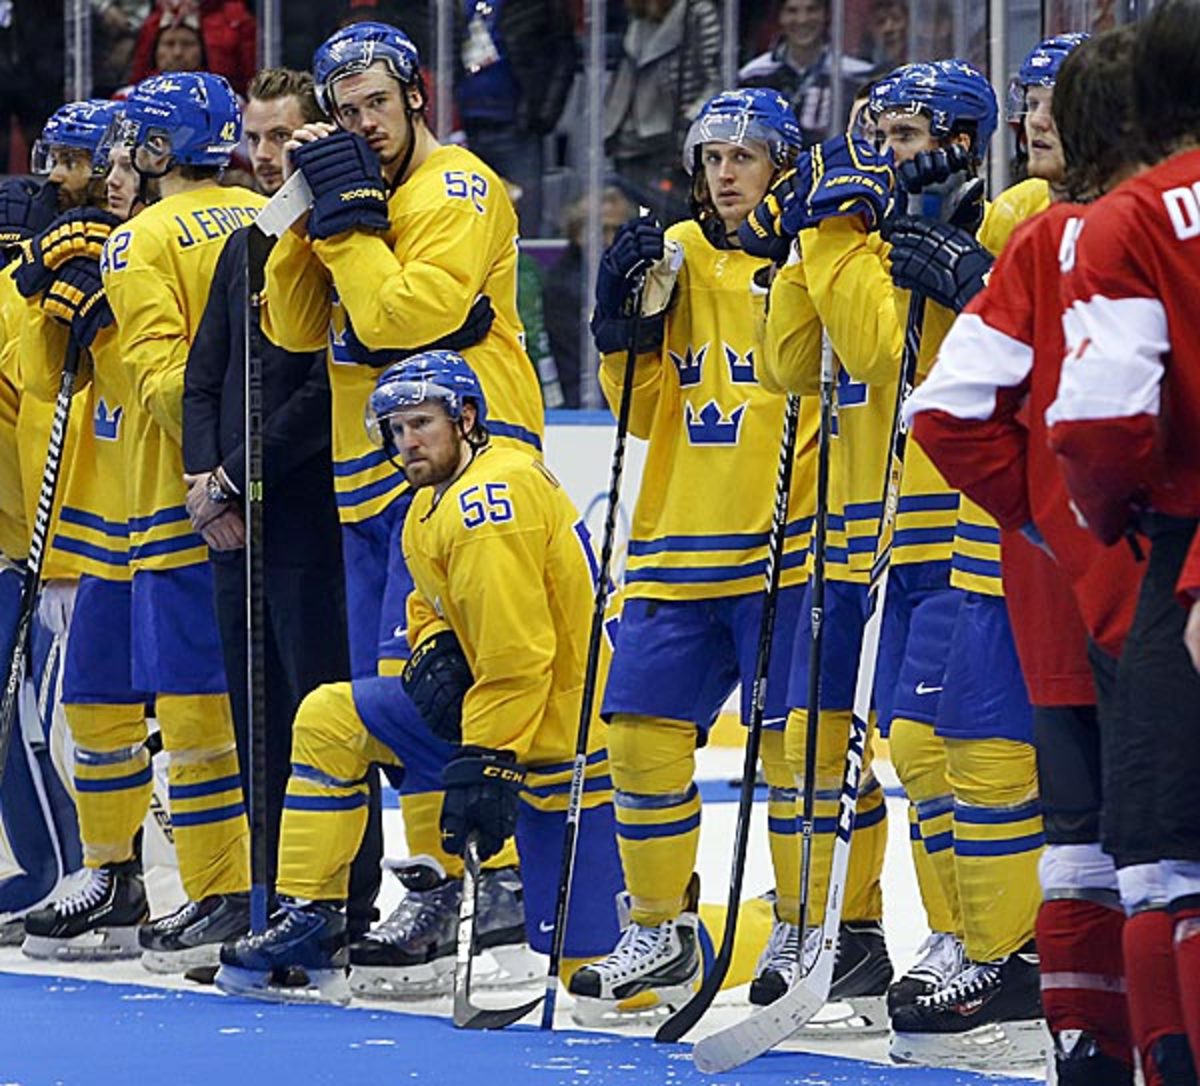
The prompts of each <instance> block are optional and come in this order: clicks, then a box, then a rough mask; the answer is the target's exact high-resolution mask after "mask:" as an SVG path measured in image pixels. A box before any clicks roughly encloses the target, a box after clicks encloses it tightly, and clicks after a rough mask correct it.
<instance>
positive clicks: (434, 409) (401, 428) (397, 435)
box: [388, 401, 469, 487]
mask: <svg viewBox="0 0 1200 1086" xmlns="http://www.w3.org/2000/svg"><path fill="white" fill-rule="evenodd" d="M464 410H465V409H464ZM388 421H389V422H390V423H391V426H392V436H393V438H394V440H395V442H396V447H397V448H398V449H399V450H400V462H401V463H402V464H403V465H404V474H405V475H406V476H407V477H408V481H409V483H410V484H412V486H414V487H422V486H439V485H441V484H442V483H447V482H449V481H450V480H451V479H453V478H454V476H455V475H457V474H458V472H459V470H460V468H461V466H462V462H463V458H464V454H467V453H469V448H468V446H467V443H466V442H465V441H464V440H463V437H462V433H461V432H460V430H459V427H458V423H457V422H455V421H454V419H452V418H451V417H450V416H449V415H447V414H446V412H445V410H444V409H443V408H442V407H441V406H440V405H439V404H437V403H430V402H428V401H427V402H425V403H422V404H418V405H416V406H414V407H405V408H401V409H400V410H399V411H396V412H394V413H393V414H392V415H390V416H389V417H388Z"/></svg>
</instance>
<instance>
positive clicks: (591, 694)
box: [541, 274, 646, 1029]
mask: <svg viewBox="0 0 1200 1086" xmlns="http://www.w3.org/2000/svg"><path fill="white" fill-rule="evenodd" d="M645 286H646V279H645V275H644V274H643V275H641V276H639V277H638V279H637V280H636V282H635V284H634V288H633V293H632V295H631V297H632V304H633V319H632V321H631V322H630V333H629V347H628V349H627V350H626V352H625V372H624V373H623V375H622V378H621V402H620V403H619V404H618V405H617V432H616V435H615V437H614V438H613V455H612V467H611V469H610V471H609V477H608V504H607V506H606V507H605V510H604V538H603V540H602V541H601V544H600V562H599V565H597V566H596V568H595V570H594V571H593V574H594V578H595V580H594V582H593V589H594V593H593V597H592V625H591V628H590V629H589V630H588V654H587V668H586V670H585V671H584V675H583V696H582V698H581V699H580V703H579V730H578V732H577V733H576V736H575V760H574V762H573V763H572V766H571V790H570V793H569V794H568V796H567V819H566V826H565V827H564V830H563V852H562V865H561V867H560V869H559V875H558V894H557V897H556V899H555V902H554V936H553V938H552V940H551V943H550V964H549V967H548V968H547V970H546V995H545V1000H546V1002H545V1003H544V1004H543V1005H542V1026H541V1028H542V1029H553V1028H554V1007H555V1004H556V1003H557V1001H558V974H559V970H560V968H561V966H562V954H563V946H564V945H565V943H566V938H567V906H568V904H569V903H570V900H571V884H572V882H573V881H574V878H575V851H576V845H577V844H578V841H579V820H580V817H581V816H582V812H583V789H584V774H585V773H586V772H587V746H588V735H589V733H590V731H591V726H592V710H593V708H594V707H595V704H596V681H597V679H598V677H599V672H600V644H601V638H602V637H603V635H604V610H605V606H606V605H607V603H608V584H609V578H608V568H609V566H610V565H611V563H612V554H613V548H614V546H615V544H616V536H617V513H618V510H619V507H620V504H621V480H622V479H623V478H624V476H625V442H626V440H627V439H628V437H629V415H630V412H631V411H632V410H633V375H634V372H635V370H636V368H637V356H638V338H639V337H640V335H641V328H642V301H643V298H644V294H645Z"/></svg>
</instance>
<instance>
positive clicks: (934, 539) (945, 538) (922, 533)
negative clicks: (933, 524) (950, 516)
mask: <svg viewBox="0 0 1200 1086" xmlns="http://www.w3.org/2000/svg"><path fill="white" fill-rule="evenodd" d="M952 542H954V525H953V524H950V525H947V526H946V527H945V528H901V529H900V530H899V531H897V532H896V534H895V536H894V537H893V539H892V547H893V549H897V548H899V547H919V546H922V545H927V544H931V543H952Z"/></svg>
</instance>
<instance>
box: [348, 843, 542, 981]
mask: <svg viewBox="0 0 1200 1086" xmlns="http://www.w3.org/2000/svg"><path fill="white" fill-rule="evenodd" d="M385 866H386V867H387V868H388V869H389V870H391V871H392V872H393V873H394V874H395V876H396V877H397V878H398V879H399V880H400V882H401V883H402V884H403V886H404V888H405V895H404V897H403V898H402V899H401V901H400V904H399V905H398V906H396V909H395V911H394V912H393V913H392V915H391V916H389V917H388V918H387V920H385V921H384V922H383V923H382V924H380V925H379V927H377V928H375V930H374V931H371V932H368V933H367V935H366V936H365V937H364V938H362V939H360V940H359V941H358V942H357V943H355V944H354V945H353V946H352V947H351V948H350V987H351V990H352V991H353V992H354V994H355V995H357V996H362V997H364V998H368V999H430V998H434V997H436V996H443V995H449V994H450V992H451V989H452V988H453V986H454V954H455V948H456V945H457V938H458V905H459V900H460V899H461V897H462V880H461V879H451V878H448V877H447V876H446V872H445V871H444V870H443V869H442V866H441V864H439V863H438V862H437V861H436V860H434V859H432V858H431V857H428V856H417V857H415V858H414V859H411V860H388V861H385ZM476 930H477V940H478V944H477V945H478V948H479V949H480V950H487V951H489V952H490V954H491V956H492V958H493V959H494V961H495V962H496V963H497V966H498V968H493V969H491V970H490V971H489V970H486V969H485V968H483V967H481V968H480V971H479V972H478V973H477V974H476V979H475V983H476V984H477V985H478V986H480V987H509V986H512V985H517V984H523V983H528V982H529V981H531V980H536V979H537V978H538V977H539V976H541V974H542V973H544V971H545V963H544V962H543V960H542V959H541V957H540V956H538V955H536V954H533V953H532V952H531V951H530V950H529V947H528V944H527V943H526V942H525V905H524V898H523V894H522V890H521V877H520V874H519V872H518V871H517V869H516V868H512V867H507V868H501V869H499V870H495V871H484V872H483V876H482V878H481V879H480V884H479V922H478V927H477V929H476Z"/></svg>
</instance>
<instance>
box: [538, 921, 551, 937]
mask: <svg viewBox="0 0 1200 1086" xmlns="http://www.w3.org/2000/svg"><path fill="white" fill-rule="evenodd" d="M553 930H554V925H553V924H547V923H546V921H545V920H539V921H538V931H540V932H541V933H542V934H543V935H549V934H550V933H551V932H552V931H553Z"/></svg>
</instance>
